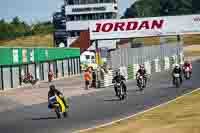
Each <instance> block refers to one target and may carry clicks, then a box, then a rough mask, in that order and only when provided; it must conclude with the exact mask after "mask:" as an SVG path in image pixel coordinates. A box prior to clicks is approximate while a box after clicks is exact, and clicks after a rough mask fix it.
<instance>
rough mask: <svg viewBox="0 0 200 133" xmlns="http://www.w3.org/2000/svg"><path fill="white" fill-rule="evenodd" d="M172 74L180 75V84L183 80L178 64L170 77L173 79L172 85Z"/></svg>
mask: <svg viewBox="0 0 200 133" xmlns="http://www.w3.org/2000/svg"><path fill="white" fill-rule="evenodd" d="M174 74H180V82H181V83H182V82H183V79H182V70H181V67H180V66H179V64H176V65H175V67H174V69H173V71H172V77H173V84H175V77H174Z"/></svg>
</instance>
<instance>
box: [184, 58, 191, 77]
mask: <svg viewBox="0 0 200 133" xmlns="http://www.w3.org/2000/svg"><path fill="white" fill-rule="evenodd" d="M187 67H189V69H190V74H192V64H191V63H190V62H189V61H185V63H184V65H183V72H185V69H186V68H187Z"/></svg>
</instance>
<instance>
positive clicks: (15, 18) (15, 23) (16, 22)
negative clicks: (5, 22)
mask: <svg viewBox="0 0 200 133" xmlns="http://www.w3.org/2000/svg"><path fill="white" fill-rule="evenodd" d="M11 24H14V25H19V24H21V22H20V19H19V17H14V18H13V20H12V22H11Z"/></svg>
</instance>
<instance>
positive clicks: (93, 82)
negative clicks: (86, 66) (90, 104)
mask: <svg viewBox="0 0 200 133" xmlns="http://www.w3.org/2000/svg"><path fill="white" fill-rule="evenodd" d="M91 70H92V83H91V86H90V87H91V88H92V87H94V88H96V72H95V71H94V69H93V67H91Z"/></svg>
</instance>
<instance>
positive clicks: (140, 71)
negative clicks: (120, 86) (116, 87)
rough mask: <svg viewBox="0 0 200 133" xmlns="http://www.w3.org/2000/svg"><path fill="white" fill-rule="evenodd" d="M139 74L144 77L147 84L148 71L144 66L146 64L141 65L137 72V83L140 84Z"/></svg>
mask: <svg viewBox="0 0 200 133" xmlns="http://www.w3.org/2000/svg"><path fill="white" fill-rule="evenodd" d="M139 76H143V77H144V81H145V85H146V83H147V71H146V69H145V68H144V65H140V69H139V70H138V71H137V74H136V80H137V85H139Z"/></svg>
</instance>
